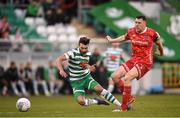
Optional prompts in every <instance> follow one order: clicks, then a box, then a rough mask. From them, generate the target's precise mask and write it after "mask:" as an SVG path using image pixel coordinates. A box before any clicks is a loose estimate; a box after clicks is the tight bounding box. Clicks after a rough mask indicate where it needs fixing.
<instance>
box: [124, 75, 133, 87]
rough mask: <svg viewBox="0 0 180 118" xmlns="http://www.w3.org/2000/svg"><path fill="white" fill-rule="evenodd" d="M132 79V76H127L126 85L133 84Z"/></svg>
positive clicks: (125, 78)
mask: <svg viewBox="0 0 180 118" xmlns="http://www.w3.org/2000/svg"><path fill="white" fill-rule="evenodd" d="M131 78H132V77H131V75H129V74H126V75H125V77H124V84H125V85H129V84H130V83H131Z"/></svg>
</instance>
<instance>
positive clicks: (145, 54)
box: [125, 28, 159, 65]
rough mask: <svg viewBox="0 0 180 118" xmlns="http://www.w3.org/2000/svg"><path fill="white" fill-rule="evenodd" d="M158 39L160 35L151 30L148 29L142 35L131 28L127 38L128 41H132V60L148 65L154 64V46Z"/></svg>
mask: <svg viewBox="0 0 180 118" xmlns="http://www.w3.org/2000/svg"><path fill="white" fill-rule="evenodd" d="M158 38H159V34H158V33H157V32H156V31H154V30H153V29H150V28H146V29H145V30H144V31H143V32H142V33H137V32H136V30H135V28H130V29H128V32H127V34H126V36H125V39H126V40H131V44H132V58H133V59H134V60H137V62H141V63H145V64H148V65H149V64H150V65H152V63H153V59H152V58H153V55H152V50H153V44H154V42H155V41H156V40H157V39H158Z"/></svg>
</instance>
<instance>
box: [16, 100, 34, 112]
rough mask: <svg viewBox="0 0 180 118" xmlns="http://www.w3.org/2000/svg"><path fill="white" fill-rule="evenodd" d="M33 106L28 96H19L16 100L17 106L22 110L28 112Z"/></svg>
mask: <svg viewBox="0 0 180 118" xmlns="http://www.w3.org/2000/svg"><path fill="white" fill-rule="evenodd" d="M30 107H31V103H30V101H29V100H28V99H27V98H19V99H18V100H17V102H16V108H17V109H18V110H19V111H20V112H26V111H28V110H29V108H30Z"/></svg>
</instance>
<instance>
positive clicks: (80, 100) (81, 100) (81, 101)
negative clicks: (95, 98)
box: [77, 99, 85, 106]
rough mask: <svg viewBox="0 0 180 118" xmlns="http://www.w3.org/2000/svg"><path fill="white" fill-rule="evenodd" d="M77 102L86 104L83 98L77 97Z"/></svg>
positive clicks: (82, 104)
mask: <svg viewBox="0 0 180 118" xmlns="http://www.w3.org/2000/svg"><path fill="white" fill-rule="evenodd" d="M77 102H78V104H79V105H81V106H84V105H85V101H84V100H83V99H77Z"/></svg>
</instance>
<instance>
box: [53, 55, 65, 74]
mask: <svg viewBox="0 0 180 118" xmlns="http://www.w3.org/2000/svg"><path fill="white" fill-rule="evenodd" d="M66 60H67V58H66V56H65V55H64V54H63V55H61V56H59V57H58V58H57V59H56V66H57V68H58V70H59V74H60V75H61V76H62V77H67V76H68V75H67V74H66V72H65V71H64V69H63V65H62V63H63V62H64V61H66Z"/></svg>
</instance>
